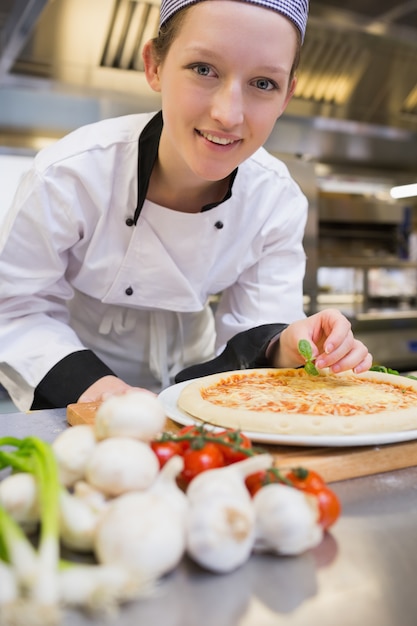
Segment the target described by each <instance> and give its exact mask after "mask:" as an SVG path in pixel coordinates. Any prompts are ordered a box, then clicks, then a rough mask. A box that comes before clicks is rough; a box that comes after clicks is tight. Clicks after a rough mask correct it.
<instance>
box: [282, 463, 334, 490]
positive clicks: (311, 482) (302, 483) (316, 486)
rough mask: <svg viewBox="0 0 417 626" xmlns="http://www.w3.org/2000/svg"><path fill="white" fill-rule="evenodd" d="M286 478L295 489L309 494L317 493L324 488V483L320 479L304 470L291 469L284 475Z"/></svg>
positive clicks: (312, 472) (310, 471)
mask: <svg viewBox="0 0 417 626" xmlns="http://www.w3.org/2000/svg"><path fill="white" fill-rule="evenodd" d="M286 478H288V480H290V481H291V483H292V484H293V485H294V487H297V489H301V491H308V492H309V493H317V492H318V491H320V490H321V489H323V487H326V483H325V482H324V480H323V479H322V477H321V476H320V475H319V474H317V472H314V471H313V470H306V469H304V468H297V469H293V470H291V472H289V474H287V475H286Z"/></svg>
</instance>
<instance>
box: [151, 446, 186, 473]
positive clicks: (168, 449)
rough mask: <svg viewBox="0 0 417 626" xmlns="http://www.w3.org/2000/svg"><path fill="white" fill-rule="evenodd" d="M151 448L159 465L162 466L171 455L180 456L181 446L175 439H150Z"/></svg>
mask: <svg viewBox="0 0 417 626" xmlns="http://www.w3.org/2000/svg"><path fill="white" fill-rule="evenodd" d="M151 448H152V450H153V451H154V452H155V454H156V456H157V457H158V461H159V467H163V466H164V465H165V463H166V462H167V461H169V459H170V458H172V457H173V456H176V455H178V456H182V448H181V446H180V444H179V443H177V442H176V441H151Z"/></svg>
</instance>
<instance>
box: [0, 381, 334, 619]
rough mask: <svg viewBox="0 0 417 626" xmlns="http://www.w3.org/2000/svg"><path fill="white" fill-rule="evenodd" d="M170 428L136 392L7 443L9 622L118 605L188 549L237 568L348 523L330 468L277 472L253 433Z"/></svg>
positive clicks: (2, 519) (1, 608)
mask: <svg viewBox="0 0 417 626" xmlns="http://www.w3.org/2000/svg"><path fill="white" fill-rule="evenodd" d="M165 426H166V417H165V414H164V410H163V407H162V405H161V404H160V403H159V401H158V400H157V399H156V398H154V397H153V396H151V395H150V394H147V393H144V392H136V391H135V392H130V393H128V394H125V395H122V396H113V397H111V398H109V399H108V400H106V401H105V402H103V404H102V405H101V406H100V407H99V409H98V411H97V414H96V419H95V424H94V426H88V425H80V426H73V427H71V428H69V429H67V430H66V431H64V432H63V433H61V434H60V435H59V436H58V437H57V439H56V440H55V441H54V443H53V444H52V445H49V444H47V443H45V442H43V441H42V440H40V439H38V438H36V437H26V438H24V439H16V438H13V437H3V438H0V469H4V468H7V467H9V468H11V469H12V472H11V473H10V474H9V475H8V476H7V477H6V478H4V480H3V481H2V482H0V616H1V617H0V622H1V623H2V624H5V625H6V624H7V625H9V624H10V625H11V624H22V625H24V626H30V625H31V624H38V623H42V624H46V625H48V624H59V623H60V621H61V611H62V609H63V608H65V607H69V606H70V607H78V608H81V609H83V610H91V611H109V610H115V609H116V608H117V607H118V605H119V604H121V603H123V602H126V601H129V600H132V599H136V598H140V597H143V596H145V595H148V594H149V593H150V592H151V591H152V589H153V585H154V583H155V582H156V581H157V580H158V579H159V578H160V577H162V576H164V575H165V574H167V573H168V572H170V571H172V570H173V569H174V568H175V567H176V566H177V565H178V564H179V562H180V561H181V559H182V558H183V556H184V555H188V556H189V557H190V558H191V559H192V560H194V561H195V562H196V563H198V564H199V565H200V566H201V567H203V568H205V569H207V570H209V571H212V572H218V573H225V572H230V571H232V570H234V569H236V568H238V567H239V566H241V565H242V564H243V563H245V561H246V560H247V559H248V558H249V557H250V555H251V554H252V553H253V552H271V553H275V554H284V555H296V554H300V553H302V552H303V551H305V550H307V549H309V548H312V547H315V546H317V545H318V544H319V543H320V542H321V540H322V537H323V532H324V531H325V530H326V529H328V528H329V527H330V526H331V525H332V524H333V523H334V522H335V521H336V520H337V519H338V517H339V515H340V503H339V501H338V499H337V497H336V495H335V494H334V492H332V491H331V490H330V489H329V488H328V487H327V486H326V484H325V483H324V481H323V480H322V479H321V477H320V476H319V475H318V474H316V473H315V472H312V471H309V470H305V469H302V468H295V469H288V470H283V469H278V468H276V467H274V466H273V459H272V457H271V456H270V455H269V454H266V453H263V452H262V451H260V450H257V449H255V448H254V447H253V445H252V442H251V441H250V440H249V439H248V438H247V437H246V436H245V435H244V434H243V433H241V432H239V431H231V430H224V431H222V432H214V431H213V430H210V429H208V428H206V427H205V426H204V425H202V426H188V427H185V428H182V429H181V430H179V432H177V433H176V434H172V433H168V432H165V431H164V428H165ZM68 550H70V551H71V555H72V558H71V560H65V559H64V558H63V555H65V554H66V553H68ZM77 553H78V554H79V555H80V556H79V557H78V556H76V555H77ZM83 561H84V562H83Z"/></svg>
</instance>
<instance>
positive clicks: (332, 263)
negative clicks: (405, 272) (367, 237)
mask: <svg viewBox="0 0 417 626" xmlns="http://www.w3.org/2000/svg"><path fill="white" fill-rule="evenodd" d="M319 267H354V268H359V269H371V268H380V267H385V268H397V269H398V268H400V269H413V268H414V269H417V261H402V260H401V259H396V258H392V259H387V258H379V257H372V258H359V257H356V258H355V257H337V258H335V257H328V258H326V257H320V259H319Z"/></svg>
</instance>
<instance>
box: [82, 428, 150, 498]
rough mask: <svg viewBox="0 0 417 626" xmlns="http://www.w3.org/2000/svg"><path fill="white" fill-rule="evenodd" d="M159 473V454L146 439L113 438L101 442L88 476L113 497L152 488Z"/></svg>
mask: <svg viewBox="0 0 417 626" xmlns="http://www.w3.org/2000/svg"><path fill="white" fill-rule="evenodd" d="M158 472H159V462H158V457H157V456H156V454H155V453H154V451H153V450H152V449H151V447H150V446H149V445H148V444H147V443H144V442H143V441H137V440H135V439H128V438H126V437H112V438H111V439H104V440H103V441H100V442H99V443H98V444H97V445H96V447H95V448H94V450H93V452H92V454H91V458H90V460H89V462H88V463H87V467H86V470H85V477H86V480H87V482H89V483H90V484H91V485H92V486H93V487H95V488H96V489H99V490H100V491H102V492H103V493H104V494H106V495H107V496H110V497H114V496H119V495H121V494H123V493H126V492H128V491H136V490H143V489H147V488H148V487H150V485H151V484H152V483H153V482H154V480H155V479H156V477H157V475H158Z"/></svg>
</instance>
